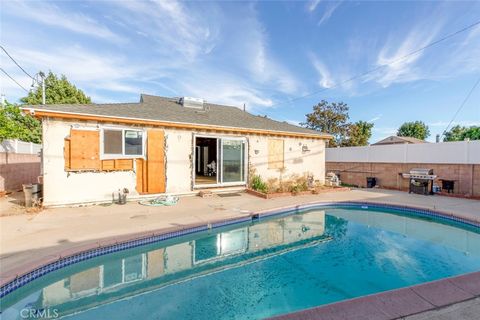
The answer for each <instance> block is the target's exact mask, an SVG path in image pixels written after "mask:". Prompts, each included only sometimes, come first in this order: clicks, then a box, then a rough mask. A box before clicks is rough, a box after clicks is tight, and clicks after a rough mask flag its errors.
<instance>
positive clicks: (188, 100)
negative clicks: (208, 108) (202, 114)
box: [180, 97, 205, 109]
mask: <svg viewBox="0 0 480 320" xmlns="http://www.w3.org/2000/svg"><path fill="white" fill-rule="evenodd" d="M180 104H181V105H182V106H184V107H185V108H194V109H204V106H205V100H203V99H199V98H192V97H182V98H180Z"/></svg>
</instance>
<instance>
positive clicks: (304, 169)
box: [43, 118, 325, 206]
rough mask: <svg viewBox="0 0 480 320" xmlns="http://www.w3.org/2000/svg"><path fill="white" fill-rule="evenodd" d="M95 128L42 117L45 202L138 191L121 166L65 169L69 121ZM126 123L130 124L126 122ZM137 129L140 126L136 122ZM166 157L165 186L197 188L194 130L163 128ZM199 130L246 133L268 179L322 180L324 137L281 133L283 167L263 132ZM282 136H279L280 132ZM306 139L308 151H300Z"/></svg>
mask: <svg viewBox="0 0 480 320" xmlns="http://www.w3.org/2000/svg"><path fill="white" fill-rule="evenodd" d="M72 125H73V126H75V127H78V128H97V127H98V126H99V125H98V123H96V122H80V121H66V120H58V119H51V118H49V119H44V120H43V137H44V141H45V143H44V152H43V155H44V162H43V172H44V205H45V206H54V205H66V204H81V203H90V202H101V201H110V200H111V199H112V192H115V191H117V190H118V189H123V188H128V189H129V191H130V194H129V197H130V198H134V197H138V196H139V194H138V193H137V192H136V189H135V187H136V173H135V168H134V170H133V171H117V172H70V173H69V172H66V171H65V170H64V164H65V162H64V156H63V147H64V138H65V137H67V136H68V135H69V134H70V129H71V127H72ZM122 127H129V126H128V125H124V126H122ZM136 128H137V129H138V126H136ZM163 130H164V132H165V141H166V143H165V145H166V147H165V159H166V168H165V170H166V192H167V193H173V194H185V193H193V192H195V190H194V189H193V183H192V175H193V167H192V165H193V163H192V159H193V149H194V148H193V137H194V132H193V131H189V130H182V129H171V128H164V129H163ZM195 134H197V135H211V136H223V137H228V136H231V137H245V138H246V139H247V150H248V157H247V159H248V165H249V166H248V168H247V170H250V169H252V168H254V169H255V170H256V172H257V173H258V174H260V175H261V176H262V178H264V179H268V178H279V177H280V175H281V174H283V177H288V176H290V175H292V174H298V175H303V174H305V173H309V174H313V176H314V178H315V179H316V180H318V181H320V182H322V183H323V181H324V177H325V141H324V140H313V139H297V138H283V139H284V141H285V145H284V146H285V147H284V152H285V156H284V163H285V170H283V172H280V171H279V170H277V169H268V139H269V137H267V136H260V135H233V134H226V133H223V134H218V133H213V132H204V131H198V132H195ZM276 139H278V138H276ZM304 145H306V146H307V147H308V149H309V151H307V152H305V151H302V146H304Z"/></svg>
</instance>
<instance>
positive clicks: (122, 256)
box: [1, 207, 480, 319]
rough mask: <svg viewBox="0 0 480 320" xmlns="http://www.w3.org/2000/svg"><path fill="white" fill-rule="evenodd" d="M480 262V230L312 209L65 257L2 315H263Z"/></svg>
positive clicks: (390, 214) (373, 212)
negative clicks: (68, 260) (73, 259)
mask: <svg viewBox="0 0 480 320" xmlns="http://www.w3.org/2000/svg"><path fill="white" fill-rule="evenodd" d="M410 214H411V213H410ZM478 270H480V232H479V228H478V227H474V226H467V225H465V224H462V223H457V222H448V221H446V220H445V219H437V218H434V217H423V218H419V217H414V216H411V215H407V216H406V215H405V212H402V211H397V210H393V209H381V210H380V209H372V208H366V207H364V208H361V207H349V208H324V209H321V210H318V209H313V210H310V211H307V212H303V213H297V214H290V215H285V214H284V215H282V214H280V215H276V216H272V217H270V218H268V219H260V220H259V221H254V222H244V223H237V224H234V225H230V226H228V227H223V228H218V229H213V230H207V231H201V232H197V233H193V234H189V235H186V236H182V237H178V238H174V239H169V240H165V241H160V242H157V243H154V244H150V245H146V246H139V247H136V248H133V249H127V250H123V251H119V252H115V253H112V254H108V255H103V256H99V257H96V258H93V259H89V260H86V261H82V262H79V263H76V264H72V265H69V266H67V267H64V268H61V269H59V270H56V271H53V272H50V273H48V274H47V275H45V276H43V277H40V278H38V279H36V280H34V281H30V282H28V283H27V284H25V285H23V286H22V287H20V288H18V289H16V290H15V291H13V292H11V293H9V294H8V295H6V296H5V297H4V298H2V304H1V305H2V319H25V318H27V319H28V318H30V319H33V318H35V317H34V316H35V314H38V313H42V312H43V313H44V314H46V313H49V315H50V318H55V317H56V316H57V315H58V316H60V317H65V318H66V319H221V318H225V319H230V318H235V319H258V318H264V317H269V316H273V315H278V314H284V313H288V312H293V311H297V310H302V309H305V308H310V307H314V306H319V305H323V304H327V303H332V302H336V301H341V300H345V299H349V298H354V297H358V296H363V295H366V294H372V293H377V292H381V291H385V290H390V289H395V288H400V287H405V286H409V285H414V284H418V283H422V282H427V281H432V280H436V279H440V278H444V277H448V276H454V275H459V274H463V273H467V272H472V271H478ZM25 310H26V311H25ZM22 312H23V313H22ZM29 312H33V314H31V313H30V314H29ZM25 315H27V317H25Z"/></svg>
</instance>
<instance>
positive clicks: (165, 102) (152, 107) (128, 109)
mask: <svg viewBox="0 0 480 320" xmlns="http://www.w3.org/2000/svg"><path fill="white" fill-rule="evenodd" d="M24 108H26V109H34V110H38V111H50V112H62V113H72V114H84V115H94V116H107V117H121V118H129V119H142V120H157V121H164V122H174V123H186V124H198V125H210V126H222V127H230V128H247V129H259V130H268V131H281V132H293V133H303V134H310V135H322V136H325V135H326V134H325V133H321V132H318V131H315V130H310V129H306V128H302V127H299V126H295V125H292V124H289V123H287V122H280V121H275V120H272V119H269V118H266V117H263V116H256V115H253V114H251V113H248V112H245V111H243V110H241V109H239V108H237V107H231V106H224V105H218V104H211V103H206V110H207V111H200V110H198V109H194V108H186V107H183V106H182V105H181V104H179V103H178V98H165V97H158V96H151V95H146V94H142V95H141V97H140V102H139V103H116V104H58V105H45V106H41V105H35V106H25V107H24Z"/></svg>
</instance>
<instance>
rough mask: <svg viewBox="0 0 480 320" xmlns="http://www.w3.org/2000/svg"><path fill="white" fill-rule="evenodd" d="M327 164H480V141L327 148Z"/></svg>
mask: <svg viewBox="0 0 480 320" xmlns="http://www.w3.org/2000/svg"><path fill="white" fill-rule="evenodd" d="M325 161H327V162H377V163H380V162H381V163H450V164H480V141H478V140H477V141H456V142H440V143H420V144H397V145H378V146H366V147H345V148H327V149H326V153H325Z"/></svg>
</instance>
